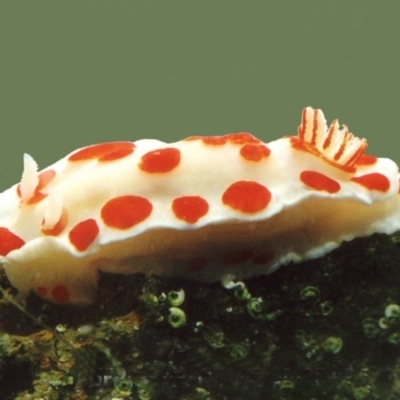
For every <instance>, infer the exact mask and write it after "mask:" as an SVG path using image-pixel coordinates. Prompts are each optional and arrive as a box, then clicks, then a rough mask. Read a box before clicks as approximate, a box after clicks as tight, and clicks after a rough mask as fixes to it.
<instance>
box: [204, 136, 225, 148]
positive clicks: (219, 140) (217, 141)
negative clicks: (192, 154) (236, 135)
mask: <svg viewBox="0 0 400 400" xmlns="http://www.w3.org/2000/svg"><path fill="white" fill-rule="evenodd" d="M201 140H202V141H203V143H204V144H209V145H211V146H220V145H221V144H225V143H226V137H225V136H203V138H202V139H201Z"/></svg>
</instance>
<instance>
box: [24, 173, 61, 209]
mask: <svg viewBox="0 0 400 400" xmlns="http://www.w3.org/2000/svg"><path fill="white" fill-rule="evenodd" d="M55 176H56V171H54V170H52V169H48V170H47V171H43V172H41V173H40V174H39V175H38V178H39V183H38V185H37V186H36V188H35V192H34V193H33V195H32V197H31V198H30V199H28V200H26V204H37V203H39V202H40V201H42V200H43V199H45V198H46V197H47V194H44V193H41V192H40V191H41V190H42V189H44V188H45V187H46V186H47V185H48V184H49V183H50V182H51V181H52V180H53V178H54V177H55ZM17 195H18V197H21V187H20V185H18V186H17Z"/></svg>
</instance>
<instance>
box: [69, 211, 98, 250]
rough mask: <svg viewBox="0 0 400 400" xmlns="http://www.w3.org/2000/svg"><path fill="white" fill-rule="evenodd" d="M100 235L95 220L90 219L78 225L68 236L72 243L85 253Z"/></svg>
mask: <svg viewBox="0 0 400 400" xmlns="http://www.w3.org/2000/svg"><path fill="white" fill-rule="evenodd" d="M98 234H99V227H98V226H97V223H96V221H95V220H94V219H92V218H90V219H87V220H85V221H82V222H79V223H78V224H76V225H75V226H74V227H73V228H72V229H71V231H70V232H69V234H68V237H69V240H70V242H71V243H72V244H73V245H74V246H75V248H76V249H77V250H79V251H85V250H86V249H87V248H88V247H89V246H90V245H91V244H92V243H93V241H94V240H95V239H96V237H97V235H98Z"/></svg>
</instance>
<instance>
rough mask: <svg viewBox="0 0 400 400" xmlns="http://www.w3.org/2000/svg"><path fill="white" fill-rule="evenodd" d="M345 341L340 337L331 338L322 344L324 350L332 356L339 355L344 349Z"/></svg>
mask: <svg viewBox="0 0 400 400" xmlns="http://www.w3.org/2000/svg"><path fill="white" fill-rule="evenodd" d="M342 346H343V341H342V339H341V338H339V337H335V336H330V337H328V338H326V339H325V340H324V342H323V343H322V348H323V349H324V350H325V351H326V352H328V353H332V354H337V353H339V351H340V350H341V349H342Z"/></svg>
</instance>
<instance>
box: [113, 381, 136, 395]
mask: <svg viewBox="0 0 400 400" xmlns="http://www.w3.org/2000/svg"><path fill="white" fill-rule="evenodd" d="M132 387H133V382H132V381H131V380H130V379H126V378H123V379H118V380H117V381H116V382H115V390H116V391H117V392H119V393H124V394H129V393H131V391H132Z"/></svg>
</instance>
